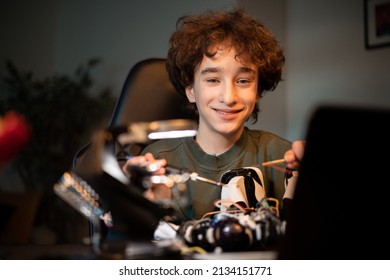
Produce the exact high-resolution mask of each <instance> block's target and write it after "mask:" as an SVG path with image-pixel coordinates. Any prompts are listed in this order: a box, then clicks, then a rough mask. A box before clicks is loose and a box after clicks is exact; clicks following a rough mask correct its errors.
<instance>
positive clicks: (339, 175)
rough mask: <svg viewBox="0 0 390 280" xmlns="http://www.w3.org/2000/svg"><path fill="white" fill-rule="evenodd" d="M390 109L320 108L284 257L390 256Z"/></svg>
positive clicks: (309, 137) (309, 140) (313, 121)
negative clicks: (389, 203)
mask: <svg viewBox="0 0 390 280" xmlns="http://www.w3.org/2000/svg"><path fill="white" fill-rule="evenodd" d="M389 130H390V110H385V109H375V108H359V107H342V106H331V105H323V106H319V107H318V108H317V109H316V110H315V111H314V112H313V114H312V117H311V119H310V120H309V123H308V127H307V134H306V146H305V154H304V157H303V158H302V163H301V167H300V170H299V179H298V182H297V186H296V190H295V194H294V200H293V202H292V209H291V210H292V212H291V213H290V214H291V217H290V219H289V220H288V222H287V226H286V235H285V238H284V241H283V243H282V246H281V248H280V251H279V256H278V258H279V259H332V260H335V259H336V260H337V259H390V250H389V249H390V235H389V233H388V231H387V230H386V229H385V228H387V224H388V221H389V214H390V208H389V206H388V202H389V199H388V197H389V196H388V194H389V190H390V147H389V144H390V136H389Z"/></svg>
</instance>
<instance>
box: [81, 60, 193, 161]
mask: <svg viewBox="0 0 390 280" xmlns="http://www.w3.org/2000/svg"><path fill="white" fill-rule="evenodd" d="M165 65H166V59H165V58H147V59H144V60H141V61H139V62H138V63H136V64H135V65H134V66H133V67H132V68H131V69H130V71H129V73H128V75H127V77H126V80H125V82H124V84H123V87H122V90H121V93H120V95H119V97H118V100H117V102H116V105H115V107H114V111H113V114H112V117H111V120H110V122H109V124H108V127H109V128H113V127H119V126H126V125H129V124H131V123H133V122H151V121H157V120H169V119H193V117H192V116H191V115H190V113H189V112H188V110H186V109H185V104H186V102H185V101H186V100H185V97H183V96H181V95H180V94H178V93H177V92H176V90H175V89H174V87H173V86H172V84H171V82H170V81H169V77H168V72H167V70H166V67H165ZM89 146H90V143H88V144H86V145H85V146H83V147H81V148H80V149H79V150H78V151H77V152H76V153H75V155H74V157H73V167H75V166H76V164H77V161H78V159H79V158H80V157H81V156H82V155H83V154H84V153H85V152H86V151H87V150H88V148H89ZM140 149H142V147H138V148H137V149H135V151H136V152H139V151H140Z"/></svg>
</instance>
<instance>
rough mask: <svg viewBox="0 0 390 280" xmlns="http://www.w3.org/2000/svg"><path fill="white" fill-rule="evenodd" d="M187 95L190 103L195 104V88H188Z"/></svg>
mask: <svg viewBox="0 0 390 280" xmlns="http://www.w3.org/2000/svg"><path fill="white" fill-rule="evenodd" d="M186 95H187V99H188V101H190V103H195V96H194V88H193V87H192V86H188V87H186Z"/></svg>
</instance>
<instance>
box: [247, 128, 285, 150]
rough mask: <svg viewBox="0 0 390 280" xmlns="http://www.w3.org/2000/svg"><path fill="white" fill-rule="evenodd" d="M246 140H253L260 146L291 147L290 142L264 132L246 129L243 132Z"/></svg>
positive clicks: (271, 133)
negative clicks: (246, 136) (245, 134)
mask: <svg viewBox="0 0 390 280" xmlns="http://www.w3.org/2000/svg"><path fill="white" fill-rule="evenodd" d="M245 131H246V133H247V135H248V138H249V139H252V140H254V141H255V142H257V143H262V144H275V145H283V146H284V145H287V146H289V147H290V146H291V141H289V140H287V139H285V138H283V137H281V136H279V135H277V134H275V133H273V132H270V131H266V130H251V129H246V130H245Z"/></svg>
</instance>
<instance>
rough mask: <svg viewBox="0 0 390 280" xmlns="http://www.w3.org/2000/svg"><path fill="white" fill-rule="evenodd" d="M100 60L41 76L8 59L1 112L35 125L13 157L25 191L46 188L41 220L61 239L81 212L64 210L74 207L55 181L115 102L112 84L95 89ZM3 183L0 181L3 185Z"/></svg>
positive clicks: (0, 103) (91, 60)
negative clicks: (68, 71)
mask: <svg viewBox="0 0 390 280" xmlns="http://www.w3.org/2000/svg"><path fill="white" fill-rule="evenodd" d="M99 63H100V60H99V59H97V58H93V59H90V60H88V61H87V63H86V64H84V65H80V66H79V67H77V69H76V71H75V73H74V76H68V75H60V74H54V75H52V76H49V77H46V78H43V79H36V78H35V77H34V76H33V73H32V72H31V71H21V70H19V69H18V68H17V67H16V66H15V65H14V64H13V63H12V62H11V61H7V62H6V69H7V72H6V75H5V76H4V77H2V79H1V81H2V83H3V84H4V88H5V90H6V92H5V93H2V94H1V95H2V97H0V115H5V114H6V113H7V112H9V111H16V112H18V113H20V114H21V115H23V116H24V117H25V119H26V120H27V122H28V123H29V125H30V127H31V137H30V140H29V143H28V144H27V145H26V147H24V149H23V150H22V151H21V152H20V153H19V154H18V155H17V156H16V157H15V158H14V159H13V162H12V168H13V169H14V171H15V172H16V174H17V175H18V177H19V178H20V181H21V182H22V184H23V189H24V190H26V191H39V192H41V193H42V202H41V207H40V211H39V212H38V216H37V221H36V223H43V224H45V225H46V226H48V227H51V228H52V229H53V230H54V231H57V234H58V235H59V236H58V239H59V241H58V242H68V241H69V236H68V237H66V236H62V237H61V235H68V234H69V233H66V231H67V230H66V229H64V226H66V224H65V223H66V219H68V220H71V219H72V217H73V218H74V217H78V213H76V212H75V211H74V213H73V211H70V212H69V211H68V210H65V212H64V211H63V210H64V209H71V208H70V207H69V206H68V205H67V204H65V203H64V202H62V201H61V199H59V198H58V197H56V195H55V194H54V192H53V184H54V183H55V182H57V181H58V180H59V178H60V177H61V175H62V174H63V173H64V172H65V171H67V170H69V169H70V168H71V164H72V158H73V155H74V154H75V152H76V151H77V149H79V148H80V147H81V146H82V145H84V144H85V143H87V142H88V141H89V140H90V137H91V134H92V133H93V132H94V131H95V130H97V129H99V128H101V127H102V126H104V125H105V124H107V123H108V121H107V118H108V117H109V116H110V114H111V112H112V110H113V107H114V104H115V98H114V97H113V96H112V94H111V92H110V90H109V89H104V90H102V91H101V92H99V93H92V92H91V91H92V86H93V84H94V82H93V79H92V76H91V71H92V69H93V68H94V67H96V66H97V65H98V64H99ZM4 183H6V182H0V189H1V184H4ZM72 210H73V209H72ZM69 215H75V216H69ZM64 219H65V220H64ZM73 230H75V228H73ZM69 231H72V225H69ZM67 239H68V240H67Z"/></svg>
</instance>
